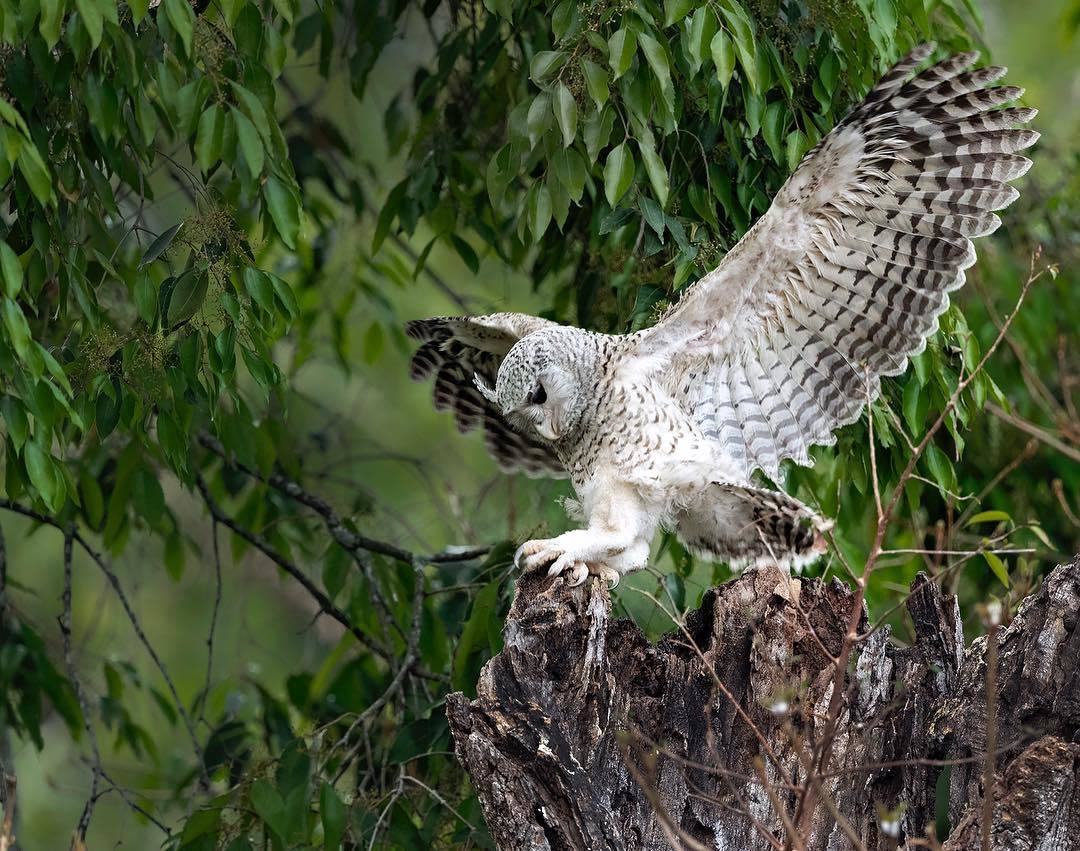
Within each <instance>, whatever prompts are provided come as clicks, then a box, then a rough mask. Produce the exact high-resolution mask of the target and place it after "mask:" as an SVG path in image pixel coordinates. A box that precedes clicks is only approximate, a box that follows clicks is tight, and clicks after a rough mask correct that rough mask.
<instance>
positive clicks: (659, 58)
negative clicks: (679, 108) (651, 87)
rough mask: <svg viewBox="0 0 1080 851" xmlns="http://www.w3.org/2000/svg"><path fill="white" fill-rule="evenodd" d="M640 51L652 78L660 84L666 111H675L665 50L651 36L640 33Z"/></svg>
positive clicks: (669, 66)
mask: <svg viewBox="0 0 1080 851" xmlns="http://www.w3.org/2000/svg"><path fill="white" fill-rule="evenodd" d="M638 42H639V43H640V44H641V50H642V52H644V54H645V61H646V62H648V63H649V67H650V68H652V72H653V76H655V77H656V81H657V82H658V83H659V84H660V94H661V95H662V96H663V98H664V102H665V103H666V104H667V107H668V110H669V111H672V110H674V109H675V89H674V87H673V86H672V84H671V60H670V59H669V58H668V54H667V49H666V48H665V47H664V46H663V45H662V44H661V43H660V42H658V41H657V40H656V39H655V38H653V37H652V36H651V35H647V34H646V33H642V34H641V35H640V36H638Z"/></svg>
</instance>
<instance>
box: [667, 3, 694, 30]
mask: <svg viewBox="0 0 1080 851" xmlns="http://www.w3.org/2000/svg"><path fill="white" fill-rule="evenodd" d="M693 8H694V0H664V26H665V27H670V26H671V25H672V24H673V23H675V22H676V21H681V20H682V19H683V18H685V17H686V14H687V13H688V12H689V11H690V10H691V9H693Z"/></svg>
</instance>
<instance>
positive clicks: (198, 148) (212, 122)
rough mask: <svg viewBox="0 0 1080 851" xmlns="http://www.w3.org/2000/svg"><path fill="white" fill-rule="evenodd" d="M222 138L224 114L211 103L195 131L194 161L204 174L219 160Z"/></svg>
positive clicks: (223, 135)
mask: <svg viewBox="0 0 1080 851" xmlns="http://www.w3.org/2000/svg"><path fill="white" fill-rule="evenodd" d="M224 138H225V112H224V110H222V108H221V107H220V106H218V104H216V103H212V104H210V106H208V107H207V108H206V109H205V110H204V111H203V114H202V115H201V116H200V117H199V127H198V129H197V130H196V131H195V160H196V162H198V164H199V168H201V169H202V170H203V173H204V174H205V173H206V172H208V171H210V169H211V168H212V167H213V166H214V164H215V163H216V162H217V161H218V160H219V159H221V145H222V142H223V140H224Z"/></svg>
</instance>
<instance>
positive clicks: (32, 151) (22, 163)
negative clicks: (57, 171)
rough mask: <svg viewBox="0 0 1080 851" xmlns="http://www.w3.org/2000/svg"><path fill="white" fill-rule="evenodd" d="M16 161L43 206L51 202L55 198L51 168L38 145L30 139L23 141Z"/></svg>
mask: <svg viewBox="0 0 1080 851" xmlns="http://www.w3.org/2000/svg"><path fill="white" fill-rule="evenodd" d="M16 162H17V163H18V165H19V171H20V172H21V173H22V176H23V177H24V178H25V179H26V182H27V184H28V185H29V186H30V191H31V192H33V193H34V197H35V198H37V199H38V202H39V203H40V204H41V205H42V206H43V207H46V206H48V205H49V204H51V203H52V202H53V201H54V200H55V198H54V196H53V189H52V177H50V175H49V169H48V168H47V167H46V166H45V163H44V161H43V160H42V159H41V154H40V153H39V152H38V149H37V146H36V145H35V144H34V143H33V142H30V141H29V140H26V141H23V143H22V145H21V146H20V147H19V156H18V158H17V160H16Z"/></svg>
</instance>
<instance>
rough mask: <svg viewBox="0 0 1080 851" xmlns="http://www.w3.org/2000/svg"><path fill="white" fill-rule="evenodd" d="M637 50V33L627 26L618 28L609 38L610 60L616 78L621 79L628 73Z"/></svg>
mask: <svg viewBox="0 0 1080 851" xmlns="http://www.w3.org/2000/svg"><path fill="white" fill-rule="evenodd" d="M636 50H637V33H635V32H634V31H633V30H628V29H627V28H626V27H623V28H622V29H620V30H618V31H617V32H616V33H615V34H614V35H613V36H612V37H611V38H609V39H608V62H609V63H610V65H611V70H612V71H614V72H615V79H616V80H617V79H619V77H621V76H622V75H623V74H625V73H626V71H627V69H628V68H629V67H630V63H631V62H633V61H634V51H636Z"/></svg>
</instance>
